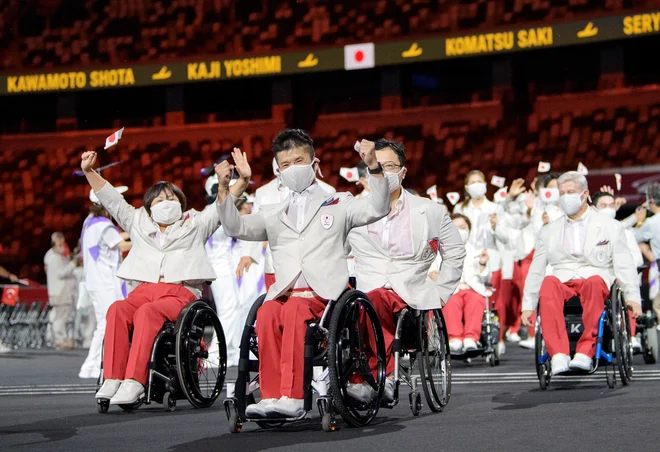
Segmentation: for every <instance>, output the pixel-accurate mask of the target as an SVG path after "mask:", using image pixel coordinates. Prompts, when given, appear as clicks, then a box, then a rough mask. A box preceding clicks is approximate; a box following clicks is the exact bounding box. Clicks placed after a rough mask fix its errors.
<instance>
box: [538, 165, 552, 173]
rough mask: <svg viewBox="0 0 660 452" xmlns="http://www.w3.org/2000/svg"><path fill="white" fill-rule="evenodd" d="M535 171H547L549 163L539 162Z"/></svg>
mask: <svg viewBox="0 0 660 452" xmlns="http://www.w3.org/2000/svg"><path fill="white" fill-rule="evenodd" d="M537 171H538V172H539V173H547V172H548V171H550V164H549V163H548V162H539V169H538V170H537Z"/></svg>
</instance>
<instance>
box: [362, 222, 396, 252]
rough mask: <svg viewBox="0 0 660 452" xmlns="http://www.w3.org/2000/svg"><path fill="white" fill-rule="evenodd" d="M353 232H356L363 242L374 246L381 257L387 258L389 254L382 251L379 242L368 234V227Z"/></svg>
mask: <svg viewBox="0 0 660 452" xmlns="http://www.w3.org/2000/svg"><path fill="white" fill-rule="evenodd" d="M378 221H380V220H378ZM354 231H358V233H359V234H360V235H362V236H363V238H364V240H366V241H368V242H369V243H371V244H372V245H373V246H374V249H376V250H378V252H380V253H381V254H382V255H383V256H386V257H389V254H388V253H387V251H385V250H384V249H383V247H382V246H381V244H380V242H378V241H376V240H374V239H373V237H371V234H369V225H366V226H362V227H360V228H356V229H354Z"/></svg>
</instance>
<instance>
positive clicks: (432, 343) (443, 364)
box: [417, 310, 451, 412]
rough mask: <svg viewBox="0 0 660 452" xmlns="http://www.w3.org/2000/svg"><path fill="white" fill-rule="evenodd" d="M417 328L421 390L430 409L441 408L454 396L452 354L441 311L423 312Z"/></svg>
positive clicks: (438, 409)
mask: <svg viewBox="0 0 660 452" xmlns="http://www.w3.org/2000/svg"><path fill="white" fill-rule="evenodd" d="M417 331H418V335H419V337H418V341H419V350H418V352H417V361H418V362H419V374H420V377H421V381H422V390H423V391H424V397H425V398H426V403H427V404H428V405H429V408H430V409H431V411H434V412H439V411H442V410H443V409H444V407H445V406H447V403H449V398H450V397H451V357H450V355H449V349H448V341H447V331H446V328H445V324H444V319H443V317H442V313H441V311H440V310H433V311H424V312H422V314H421V315H420V321H419V322H418V328H417Z"/></svg>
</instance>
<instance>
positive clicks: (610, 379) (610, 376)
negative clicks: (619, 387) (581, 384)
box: [607, 374, 614, 389]
mask: <svg viewBox="0 0 660 452" xmlns="http://www.w3.org/2000/svg"><path fill="white" fill-rule="evenodd" d="M607 387H608V388H610V389H613V388H614V374H607Z"/></svg>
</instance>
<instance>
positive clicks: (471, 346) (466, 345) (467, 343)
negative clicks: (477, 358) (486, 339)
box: [463, 337, 479, 352]
mask: <svg viewBox="0 0 660 452" xmlns="http://www.w3.org/2000/svg"><path fill="white" fill-rule="evenodd" d="M478 348H479V347H477V342H476V341H475V340H474V339H472V338H470V337H466V338H465V339H463V350H465V351H466V352H469V351H470V350H476V349H478Z"/></svg>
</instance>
